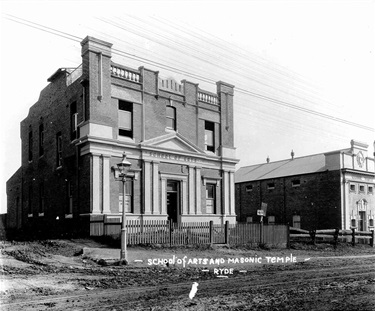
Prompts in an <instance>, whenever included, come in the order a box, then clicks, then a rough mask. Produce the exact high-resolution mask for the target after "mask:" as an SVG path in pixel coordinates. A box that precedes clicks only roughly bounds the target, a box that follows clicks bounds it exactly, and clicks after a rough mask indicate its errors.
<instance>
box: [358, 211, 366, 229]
mask: <svg viewBox="0 0 375 311" xmlns="http://www.w3.org/2000/svg"><path fill="white" fill-rule="evenodd" d="M365 221H366V212H359V222H358V230H359V231H365V230H366V223H365Z"/></svg>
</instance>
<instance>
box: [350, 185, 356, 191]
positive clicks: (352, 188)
mask: <svg viewBox="0 0 375 311" xmlns="http://www.w3.org/2000/svg"><path fill="white" fill-rule="evenodd" d="M350 191H351V192H355V185H354V184H350Z"/></svg>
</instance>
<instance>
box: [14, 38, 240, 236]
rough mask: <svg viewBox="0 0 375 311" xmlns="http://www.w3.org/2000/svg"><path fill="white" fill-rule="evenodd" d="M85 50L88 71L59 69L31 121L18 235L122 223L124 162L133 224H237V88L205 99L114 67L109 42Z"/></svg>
mask: <svg viewBox="0 0 375 311" xmlns="http://www.w3.org/2000/svg"><path fill="white" fill-rule="evenodd" d="M81 45H82V65H81V66H79V67H78V68H75V69H69V68H60V69H59V70H57V71H56V72H55V73H54V74H53V75H52V76H51V77H50V78H49V79H48V81H49V82H50V83H49V84H48V85H47V87H46V88H45V89H44V90H43V91H42V92H41V94H40V97H39V100H38V102H37V103H36V104H34V105H33V106H32V107H31V108H30V111H29V115H28V116H27V117H26V119H24V120H23V121H22V122H21V140H22V163H21V167H20V169H19V170H18V171H17V172H16V173H15V174H14V175H13V176H12V177H11V178H10V179H9V180H8V182H7V198H8V203H7V204H8V206H7V207H8V225H9V227H11V228H21V227H30V228H39V230H40V229H41V228H50V227H51V226H52V227H53V226H63V227H64V228H65V230H76V229H77V228H78V227H79V229H80V230H82V231H83V232H85V233H89V232H90V228H93V226H90V223H91V224H92V223H94V222H95V221H98V219H99V220H100V219H102V218H103V217H104V215H106V216H107V217H109V218H116V217H117V218H119V217H120V215H121V213H122V208H123V207H122V202H123V201H122V195H123V188H122V183H121V182H119V181H118V180H117V178H116V176H115V174H116V167H117V164H118V163H119V162H121V161H122V159H123V155H124V154H125V157H126V160H127V161H129V162H130V163H131V167H130V168H129V169H128V171H127V181H126V187H125V195H126V200H125V202H126V203H125V205H126V206H125V208H126V210H127V216H128V219H130V220H131V219H144V220H146V219H147V220H148V219H150V220H166V219H172V220H173V221H174V222H189V221H208V220H213V221H214V222H215V223H222V222H224V221H227V220H228V221H230V222H231V223H234V222H235V219H236V215H235V205H234V171H235V164H236V163H237V162H238V160H236V159H235V148H234V146H233V139H234V137H233V88H234V87H233V86H232V85H229V84H227V83H224V82H221V81H220V82H217V85H216V89H217V90H216V92H215V93H213V92H208V91H204V90H202V89H200V88H199V86H198V84H196V83H192V82H189V81H186V80H183V81H181V83H178V82H177V81H175V80H174V79H173V78H165V77H163V76H162V75H159V72H157V71H152V70H149V69H146V68H144V67H140V68H138V69H134V68H128V67H126V66H124V65H120V64H116V63H113V62H112V61H111V47H112V44H110V43H108V42H105V41H102V40H98V39H95V38H92V37H86V38H85V39H84V40H83V41H82V42H81ZM90 233H91V234H95V232H92V229H91V232H90Z"/></svg>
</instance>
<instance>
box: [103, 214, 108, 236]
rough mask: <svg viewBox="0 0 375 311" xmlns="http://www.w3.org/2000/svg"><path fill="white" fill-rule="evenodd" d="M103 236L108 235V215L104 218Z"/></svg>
mask: <svg viewBox="0 0 375 311" xmlns="http://www.w3.org/2000/svg"><path fill="white" fill-rule="evenodd" d="M103 235H104V236H106V235H107V215H104V217H103Z"/></svg>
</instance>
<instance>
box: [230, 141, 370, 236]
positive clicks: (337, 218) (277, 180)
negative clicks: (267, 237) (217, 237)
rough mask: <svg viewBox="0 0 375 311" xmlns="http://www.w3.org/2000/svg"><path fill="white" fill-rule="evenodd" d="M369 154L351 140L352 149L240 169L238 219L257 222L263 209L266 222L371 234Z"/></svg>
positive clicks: (359, 144) (308, 228) (237, 191)
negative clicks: (353, 229)
mask: <svg viewBox="0 0 375 311" xmlns="http://www.w3.org/2000/svg"><path fill="white" fill-rule="evenodd" d="M374 147H375V146H374ZM367 149H368V145H367V144H364V143H361V142H358V141H354V140H352V141H351V147H350V148H348V149H343V150H338V151H333V152H328V153H322V154H316V155H310V156H306V157H300V158H294V155H293V153H292V158H291V159H288V160H283V161H277V162H269V161H267V163H265V164H259V165H252V166H247V167H242V168H240V169H239V170H238V171H237V172H236V214H237V220H238V221H241V222H245V221H248V222H252V221H253V222H258V221H259V220H260V216H257V210H259V209H261V208H262V206H263V207H267V209H266V217H265V221H266V222H268V223H285V224H286V223H288V224H289V225H291V226H293V227H297V228H302V229H306V230H310V229H333V228H341V229H350V228H357V229H358V230H361V231H367V230H373V229H374V218H375V198H374V188H375V169H374V158H371V157H370V156H369V155H368V150H367ZM262 203H263V205H262Z"/></svg>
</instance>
